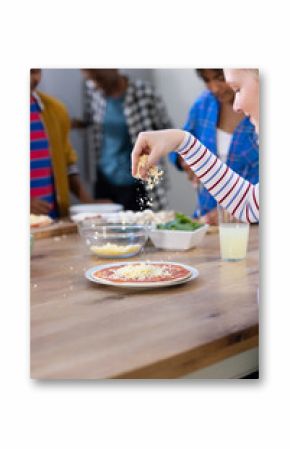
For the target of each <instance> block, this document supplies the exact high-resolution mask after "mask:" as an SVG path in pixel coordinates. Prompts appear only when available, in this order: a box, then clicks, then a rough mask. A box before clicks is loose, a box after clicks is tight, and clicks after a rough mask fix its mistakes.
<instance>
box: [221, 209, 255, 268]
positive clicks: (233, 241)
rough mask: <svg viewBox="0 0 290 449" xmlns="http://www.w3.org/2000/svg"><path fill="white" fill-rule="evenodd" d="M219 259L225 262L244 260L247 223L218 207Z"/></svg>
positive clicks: (247, 235)
mask: <svg viewBox="0 0 290 449" xmlns="http://www.w3.org/2000/svg"><path fill="white" fill-rule="evenodd" d="M218 215H219V235H220V250H221V258H222V259H223V260H227V261H238V260H242V259H245V257H246V255H247V247H248V240H249V223H243V222H242V221H240V220H238V219H237V218H235V217H234V216H233V215H231V214H230V213H229V212H227V211H226V210H225V209H223V208H222V207H220V206H218Z"/></svg>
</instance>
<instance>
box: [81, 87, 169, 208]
mask: <svg viewBox="0 0 290 449" xmlns="http://www.w3.org/2000/svg"><path fill="white" fill-rule="evenodd" d="M85 98H86V103H85V121H86V122H87V123H88V124H89V125H91V126H90V130H89V136H88V137H89V145H88V149H89V160H90V161H94V163H93V164H92V163H90V164H89V165H90V168H89V176H90V179H91V180H92V181H93V182H94V181H95V180H96V166H97V164H98V158H99V156H100V152H101V149H102V126H103V123H104V115H105V110H106V98H105V96H104V95H103V94H102V93H101V92H100V91H99V90H97V89H95V87H94V85H93V83H91V82H90V81H87V82H86V85H85ZM124 114H125V117H126V122H127V125H128V131H129V135H130V137H131V141H132V145H134V144H135V141H136V139H137V137H138V134H139V133H140V132H141V131H150V130H158V129H166V128H171V127H172V123H171V121H170V119H169V117H168V114H167V111H166V108H165V106H164V103H163V101H162V99H161V98H160V97H159V96H158V95H157V94H156V93H155V91H154V88H153V87H152V86H151V85H150V84H149V83H147V82H144V81H141V80H137V81H129V83H128V88H127V90H126V93H125V99H124ZM160 165H161V166H162V168H163V171H164V173H165V163H164V161H163V162H162V161H161V162H160ZM167 188H168V179H167V177H166V176H165V175H164V178H163V180H162V181H161V182H160V184H158V185H157V186H156V187H155V188H154V189H153V190H148V195H149V198H150V200H151V201H150V202H151V203H152V206H151V207H152V210H154V211H158V210H161V209H166V208H167V206H168V203H167V196H166V191H167Z"/></svg>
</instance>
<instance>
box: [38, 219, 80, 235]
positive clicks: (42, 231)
mask: <svg viewBox="0 0 290 449" xmlns="http://www.w3.org/2000/svg"><path fill="white" fill-rule="evenodd" d="M76 231H77V225H76V223H72V222H70V221H58V222H55V223H52V224H50V225H48V226H39V227H35V228H31V229H30V233H31V234H32V235H33V237H34V239H46V238H49V237H56V236H60V235H64V234H72V233H73V234H75V233H76Z"/></svg>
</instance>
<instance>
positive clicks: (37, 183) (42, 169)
mask: <svg viewBox="0 0 290 449" xmlns="http://www.w3.org/2000/svg"><path fill="white" fill-rule="evenodd" d="M30 196H31V198H40V199H42V200H44V201H47V202H48V203H49V204H50V205H51V211H50V214H49V215H50V216H51V217H52V218H55V217H56V216H57V209H56V202H55V188H54V180H53V170H52V161H51V155H50V152H49V141H48V136H47V133H46V130H45V127H44V124H43V121H42V118H41V103H40V102H38V101H37V99H36V98H35V96H34V95H31V97H30Z"/></svg>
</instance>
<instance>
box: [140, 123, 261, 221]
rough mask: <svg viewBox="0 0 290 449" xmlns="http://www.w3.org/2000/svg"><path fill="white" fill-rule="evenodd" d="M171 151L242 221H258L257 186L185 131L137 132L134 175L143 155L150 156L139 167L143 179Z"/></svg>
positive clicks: (222, 204) (223, 205)
mask: <svg viewBox="0 0 290 449" xmlns="http://www.w3.org/2000/svg"><path fill="white" fill-rule="evenodd" d="M172 150H175V151H177V152H178V154H179V155H180V156H182V158H183V159H184V160H185V162H186V163H187V164H188V165H189V166H190V168H191V170H192V171H194V173H195V175H196V176H197V177H198V178H199V180H200V181H201V182H202V183H203V184H204V186H205V187H206V188H207V190H208V191H209V192H210V194H211V195H212V196H214V197H215V199H216V200H217V201H218V202H219V203H220V204H221V206H222V207H224V208H225V209H227V210H228V211H229V212H230V213H231V214H233V215H235V216H236V217H238V218H239V219H241V220H243V221H246V222H253V223H254V222H257V221H258V220H259V185H253V184H250V183H249V182H248V181H246V180H245V179H243V178H242V177H240V176H239V175H238V174H237V173H235V172H234V171H233V170H231V169H230V168H229V167H228V166H227V165H226V164H224V163H222V162H221V160H220V159H218V158H217V157H216V156H215V155H214V154H213V153H211V152H210V151H209V150H208V149H207V148H205V147H204V146H203V145H202V144H201V143H200V142H199V140H198V139H196V138H195V137H193V136H192V135H191V134H189V133H188V132H186V131H181V130H166V131H165V130H164V131H156V132H148V133H140V134H139V137H138V139H137V142H136V144H135V147H134V149H133V152H132V174H133V176H135V175H136V173H137V166H138V160H139V157H140V156H141V155H142V154H148V155H149V157H148V162H147V167H146V168H145V169H144V170H141V175H142V177H143V178H144V179H146V176H147V171H148V168H149V167H151V166H153V165H154V164H156V163H157V162H158V160H159V159H160V158H161V157H162V156H164V155H165V154H167V153H168V152H169V151H172Z"/></svg>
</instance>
